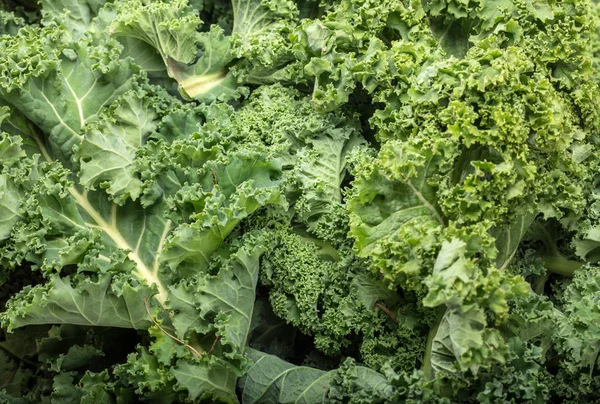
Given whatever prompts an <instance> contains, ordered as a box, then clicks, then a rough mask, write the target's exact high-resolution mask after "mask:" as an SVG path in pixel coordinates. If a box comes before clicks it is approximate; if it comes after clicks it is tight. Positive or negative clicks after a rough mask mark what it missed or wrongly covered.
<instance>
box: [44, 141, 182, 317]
mask: <svg viewBox="0 0 600 404" xmlns="http://www.w3.org/2000/svg"><path fill="white" fill-rule="evenodd" d="M34 137H35V141H36V143H37V144H38V147H39V149H40V152H41V154H42V155H43V156H44V158H45V159H46V160H47V161H48V162H51V161H53V160H52V159H51V157H50V154H49V153H48V151H47V150H46V147H45V145H44V143H43V142H42V140H41V139H40V138H39V136H37V134H36V135H34ZM68 191H69V194H71V196H72V197H73V198H74V199H75V202H76V204H77V205H78V206H79V207H80V208H81V209H83V210H84V211H85V212H86V213H87V214H88V215H89V216H90V217H91V218H92V220H94V222H96V226H97V227H98V228H99V229H100V230H102V231H103V232H104V233H105V234H106V235H107V236H108V237H110V239H111V240H112V241H113V242H114V243H115V245H116V246H117V247H118V248H120V249H122V250H125V251H129V252H128V254H127V257H128V258H129V259H130V260H132V261H133V262H134V263H135V264H136V267H137V271H138V274H137V275H138V278H140V279H142V280H144V281H145V282H146V283H147V284H148V285H149V286H152V285H156V288H157V290H158V296H157V299H158V301H159V302H160V303H161V304H162V305H164V304H165V302H166V300H167V290H166V289H165V287H164V285H163V284H162V282H161V281H160V279H159V278H158V271H157V269H158V259H155V265H154V267H153V269H152V270H151V269H150V268H148V266H147V265H146V263H145V262H144V261H143V260H142V258H141V257H140V256H139V254H138V250H137V249H134V248H132V246H130V245H129V243H128V242H127V240H126V239H125V237H123V235H122V234H121V232H120V231H119V229H118V228H117V226H116V223H108V222H107V221H106V220H104V218H103V217H102V215H101V214H100V213H99V212H98V211H97V210H96V209H95V208H94V207H93V206H92V204H91V203H90V202H89V200H88V199H87V197H86V195H84V194H81V193H80V192H79V191H77V189H76V188H75V187H74V186H73V187H70V188H69V189H68ZM115 209H116V205H114V204H113V212H114V210H115ZM170 227H171V226H170V221H168V222H167V223H166V224H165V228H164V230H163V233H162V234H161V240H160V242H159V245H158V249H157V252H156V254H157V255H158V254H159V252H160V250H161V249H162V246H163V245H164V242H165V239H166V235H167V234H168V230H169V229H170Z"/></svg>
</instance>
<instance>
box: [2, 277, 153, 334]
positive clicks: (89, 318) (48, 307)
mask: <svg viewBox="0 0 600 404" xmlns="http://www.w3.org/2000/svg"><path fill="white" fill-rule="evenodd" d="M111 281H112V282H113V284H112V285H111ZM117 283H118V282H115V280H113V279H112V278H111V276H109V275H104V276H101V277H100V278H99V280H98V281H96V282H94V281H93V280H91V279H90V278H88V277H86V276H76V277H74V278H60V277H59V276H57V275H53V276H51V277H50V280H49V281H48V283H46V284H45V285H43V286H35V287H33V288H30V287H26V288H25V289H23V290H22V291H21V292H19V293H18V294H16V295H15V296H14V297H13V300H12V301H11V302H9V303H8V304H7V307H6V311H5V312H4V313H2V314H1V315H0V319H1V320H2V323H3V325H4V326H5V327H7V329H8V330H9V331H11V330H12V329H14V328H18V327H23V326H26V325H34V324H78V325H89V326H109V327H124V328H136V329H145V328H148V326H149V325H150V320H149V319H148V317H147V316H146V311H145V307H144V298H146V299H148V298H149V297H150V296H152V294H153V293H154V291H153V290H151V289H149V288H147V287H143V286H131V285H128V284H122V285H120V289H119V290H116V287H115V286H114V285H115V284H117Z"/></svg>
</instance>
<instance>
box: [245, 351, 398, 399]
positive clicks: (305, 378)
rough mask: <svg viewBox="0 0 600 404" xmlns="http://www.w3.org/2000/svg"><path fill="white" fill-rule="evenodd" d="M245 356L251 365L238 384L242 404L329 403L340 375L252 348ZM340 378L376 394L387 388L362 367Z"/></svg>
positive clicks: (352, 369) (374, 374)
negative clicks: (335, 379)
mask: <svg viewBox="0 0 600 404" xmlns="http://www.w3.org/2000/svg"><path fill="white" fill-rule="evenodd" d="M248 356H249V357H250V359H251V360H252V361H253V362H254V363H253V364H252V366H250V368H249V369H248V372H247V374H246V376H244V377H243V378H242V379H240V382H239V387H240V389H241V390H242V403H244V404H255V403H256V404H258V403H262V404H279V403H281V404H292V403H304V404H318V403H328V402H330V399H329V393H330V388H331V385H332V384H333V383H334V378H335V377H336V376H337V375H340V374H341V373H342V372H341V369H334V370H330V371H328V372H325V371H323V370H319V369H314V368H311V367H307V366H296V365H293V364H291V363H288V362H285V361H283V360H282V359H280V358H278V357H277V356H274V355H267V354H265V353H263V352H260V351H256V350H254V349H251V348H248ZM342 377H348V378H351V379H354V380H355V383H356V386H355V387H356V388H358V389H360V390H363V389H369V390H371V391H378V390H382V389H383V388H384V387H385V386H387V384H386V379H385V377H384V376H383V375H381V374H379V373H377V372H375V371H374V370H372V369H369V368H366V367H363V366H351V367H350V368H348V369H344V375H343V376H342Z"/></svg>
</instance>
